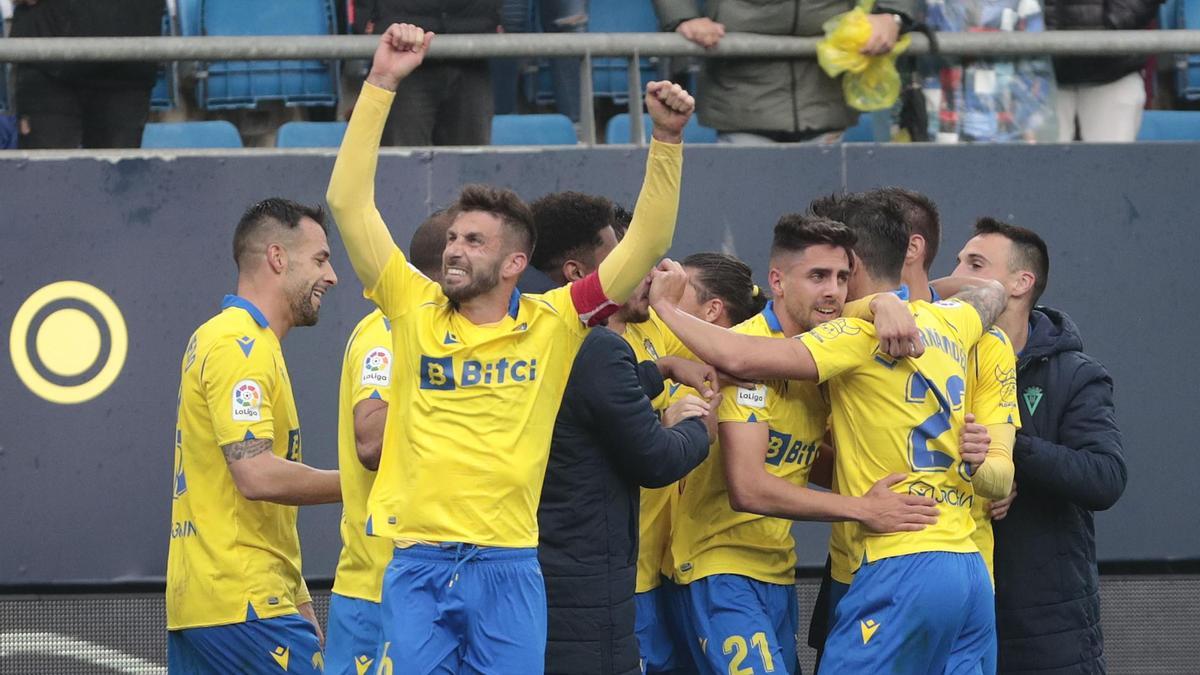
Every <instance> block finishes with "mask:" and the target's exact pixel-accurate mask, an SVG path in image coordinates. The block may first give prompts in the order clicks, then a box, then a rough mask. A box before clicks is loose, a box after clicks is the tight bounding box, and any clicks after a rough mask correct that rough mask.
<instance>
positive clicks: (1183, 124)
mask: <svg viewBox="0 0 1200 675" xmlns="http://www.w3.org/2000/svg"><path fill="white" fill-rule="evenodd" d="M1137 139H1138V140H1139V141H1200V111H1195V110H1144V111H1142V128H1141V129H1139V130H1138V135H1137Z"/></svg>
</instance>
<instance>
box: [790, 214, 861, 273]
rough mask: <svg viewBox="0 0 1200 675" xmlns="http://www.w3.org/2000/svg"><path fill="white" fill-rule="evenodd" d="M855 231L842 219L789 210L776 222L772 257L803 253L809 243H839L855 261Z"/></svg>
mask: <svg viewBox="0 0 1200 675" xmlns="http://www.w3.org/2000/svg"><path fill="white" fill-rule="evenodd" d="M855 243H856V237H855V236H854V232H853V231H852V230H851V229H850V228H848V227H846V226H845V225H843V224H842V223H839V222H837V221H836V220H832V219H830V218H825V217H822V216H811V215H805V214H803V213H788V214H785V215H784V216H783V217H782V218H780V219H779V222H778V223H776V224H775V236H774V238H773V239H772V241H771V257H772V258H773V257H775V256H776V255H778V254H780V253H801V252H803V251H804V249H806V248H808V247H809V246H819V245H826V246H840V247H841V248H843V249H845V251H846V257H847V258H849V259H850V263H851V264H853V263H854V247H855Z"/></svg>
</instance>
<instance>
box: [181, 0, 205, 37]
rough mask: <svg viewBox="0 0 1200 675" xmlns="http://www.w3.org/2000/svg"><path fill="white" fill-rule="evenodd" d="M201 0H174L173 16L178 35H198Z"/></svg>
mask: <svg viewBox="0 0 1200 675" xmlns="http://www.w3.org/2000/svg"><path fill="white" fill-rule="evenodd" d="M201 3H202V0H175V16H176V18H177V19H178V20H179V34H180V35H189V36H194V35H200V5H201Z"/></svg>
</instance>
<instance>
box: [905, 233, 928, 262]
mask: <svg viewBox="0 0 1200 675" xmlns="http://www.w3.org/2000/svg"><path fill="white" fill-rule="evenodd" d="M924 258H925V237H922V236H921V235H919V234H913V235H910V236H909V237H908V250H906V251H905V252H904V261H905V262H911V261H913V260H919V259H920V260H923V259H924Z"/></svg>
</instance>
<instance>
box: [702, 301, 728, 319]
mask: <svg viewBox="0 0 1200 675" xmlns="http://www.w3.org/2000/svg"><path fill="white" fill-rule="evenodd" d="M724 313H725V303H724V302H723V301H722V300H721V299H720V298H713V299H711V300H709V301H708V302H706V303H704V320H705V321H707V322H709V323H716V322H717V320H718V319H720V318H721V315H722V314H724Z"/></svg>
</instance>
